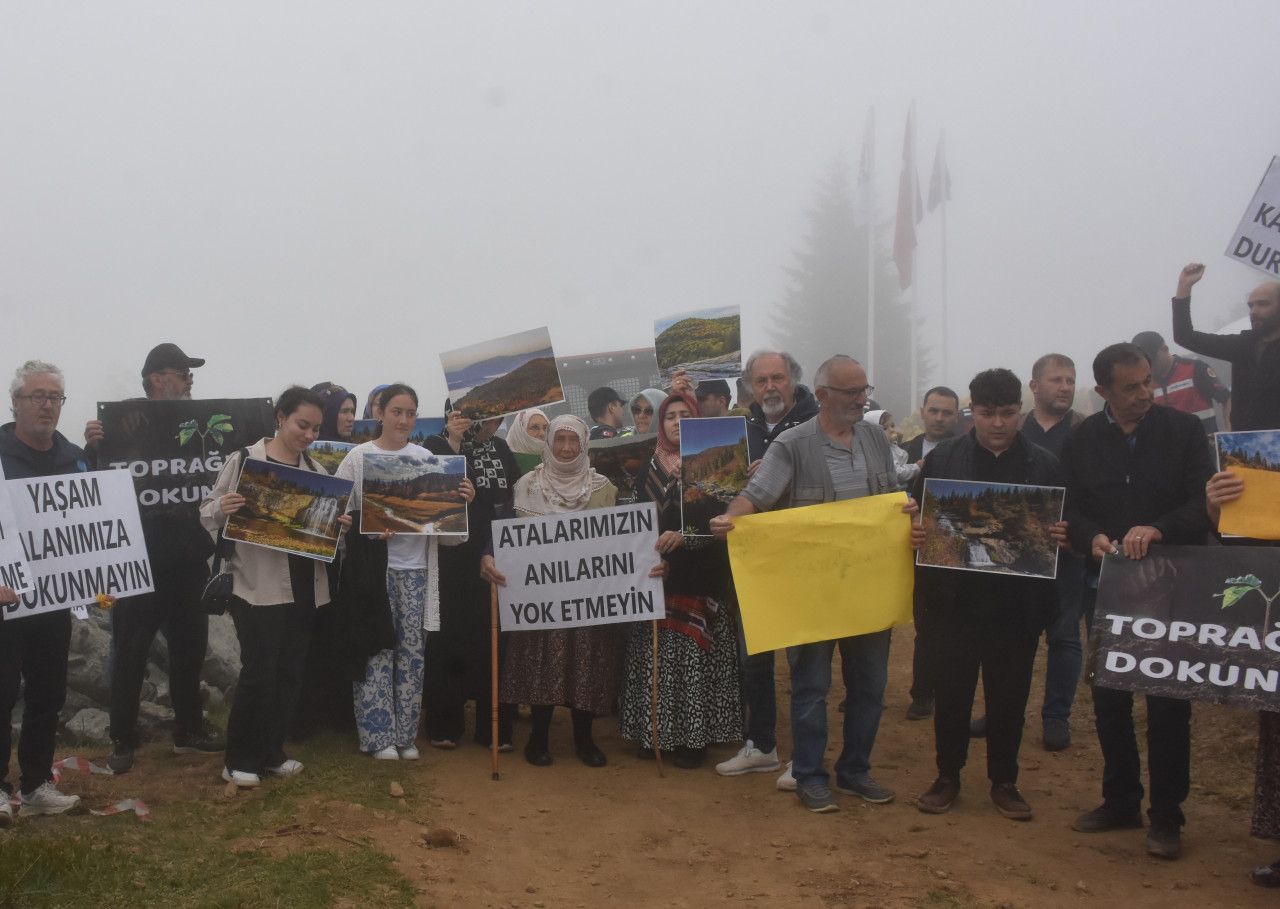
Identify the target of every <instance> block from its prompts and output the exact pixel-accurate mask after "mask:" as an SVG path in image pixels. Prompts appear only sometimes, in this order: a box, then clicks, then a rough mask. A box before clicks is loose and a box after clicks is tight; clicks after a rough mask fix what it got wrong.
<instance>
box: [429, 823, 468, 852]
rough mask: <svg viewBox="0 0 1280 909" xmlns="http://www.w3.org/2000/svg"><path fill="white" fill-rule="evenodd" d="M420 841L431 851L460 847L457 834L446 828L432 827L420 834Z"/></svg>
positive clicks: (460, 842) (460, 843)
mask: <svg viewBox="0 0 1280 909" xmlns="http://www.w3.org/2000/svg"><path fill="white" fill-rule="evenodd" d="M422 841H423V842H424V843H426V844H427V845H428V846H430V847H431V848H432V849H457V848H458V847H459V846H461V845H462V841H461V840H460V839H459V837H458V832H457V831H456V830H450V829H449V828H448V827H433V828H432V829H430V830H428V831H427V832H426V833H424V834H422Z"/></svg>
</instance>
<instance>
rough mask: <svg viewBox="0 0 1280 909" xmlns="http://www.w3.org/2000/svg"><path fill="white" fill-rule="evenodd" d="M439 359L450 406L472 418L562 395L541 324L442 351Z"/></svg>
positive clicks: (548, 337) (554, 400) (548, 338)
mask: <svg viewBox="0 0 1280 909" xmlns="http://www.w3.org/2000/svg"><path fill="white" fill-rule="evenodd" d="M440 364H441V366H443V367H444V377H445V384H446V385H447V386H448V388H449V397H450V398H451V399H452V401H453V406H454V407H455V408H456V409H458V410H461V411H462V412H463V413H465V414H466V415H467V416H469V417H471V418H472V419H484V420H487V419H491V418H494V417H503V416H506V415H507V414H511V413H516V412H517V411H521V410H526V409H528V408H530V407H540V406H543V405H547V404H558V403H560V402H561V401H563V400H564V389H563V388H562V387H561V384H560V375H559V372H558V371H557V369H556V357H555V352H554V350H552V347H551V335H550V333H549V332H548V331H547V329H546V328H545V327H544V328H535V329H531V330H529V331H523V332H519V333H518V334H513V335H506V336H504V337H501V338H495V339H493V340H491V341H483V342H481V343H479V344H472V345H470V346H468V347H460V348H458V349H456V350H449V351H445V352H444V353H442V354H441V355H440Z"/></svg>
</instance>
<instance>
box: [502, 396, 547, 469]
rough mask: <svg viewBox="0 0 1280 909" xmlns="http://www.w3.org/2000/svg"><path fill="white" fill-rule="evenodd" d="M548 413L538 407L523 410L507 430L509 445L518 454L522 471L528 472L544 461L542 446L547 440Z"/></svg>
mask: <svg viewBox="0 0 1280 909" xmlns="http://www.w3.org/2000/svg"><path fill="white" fill-rule="evenodd" d="M549 425H550V421H549V420H548V419H547V415H546V414H545V413H543V412H542V411H541V410H539V409H538V408H536V407H531V408H529V409H528V410H522V411H520V412H519V413H518V414H516V415H515V417H513V418H512V420H511V428H510V429H509V430H507V446H508V447H509V448H510V449H511V451H512V453H513V454H514V455H515V456H516V463H517V464H519V465H520V470H521V472H522V473H528V472H529V471H531V470H533V468H535V467H537V466H538V464H539V463H541V461H542V447H543V445H544V444H545V443H546V441H547V427H548V426H549Z"/></svg>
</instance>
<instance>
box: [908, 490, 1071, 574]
mask: <svg viewBox="0 0 1280 909" xmlns="http://www.w3.org/2000/svg"><path fill="white" fill-rule="evenodd" d="M1065 495H1066V490H1064V489H1063V488H1062V487H1059V486H1019V485H1014V484H1003V483H975V482H971V481H968V480H939V479H927V480H925V481H924V501H923V502H921V507H920V514H921V521H922V523H923V525H924V530H925V543H924V546H922V547H921V549H920V552H919V554H918V556H917V558H916V564H918V565H926V566H930V567H934V568H956V569H960V570H962V571H988V572H999V573H1004V574H1018V575H1024V576H1026V577H1034V578H1052V577H1055V576H1056V575H1057V570H1058V546H1057V544H1056V543H1055V542H1054V541H1053V538H1052V537H1051V536H1050V534H1049V528H1050V527H1051V526H1053V525H1054V524H1055V523H1057V522H1058V521H1060V520H1062V503H1063V500H1064V498H1065Z"/></svg>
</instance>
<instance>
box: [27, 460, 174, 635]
mask: <svg viewBox="0 0 1280 909" xmlns="http://www.w3.org/2000/svg"><path fill="white" fill-rule="evenodd" d="M5 487H6V489H7V490H8V493H9V500H10V502H11V503H12V505H13V510H14V519H15V523H16V525H17V531H18V532H17V537H18V541H19V542H20V543H21V545H22V553H23V555H24V556H25V557H26V560H27V564H28V565H29V566H30V568H31V574H32V589H31V591H30V592H28V593H26V594H24V595H23V596H22V599H21V601H20V602H18V603H17V604H14V605H12V606H6V607H4V617H5V621H9V620H10V619H15V618H22V617H25V616H29V615H38V614H39V613H42V612H56V611H57V610H59V609H70V608H72V607H75V606H87V605H89V604H92V603H94V602H95V601H96V600H97V597H98V595H99V594H105V595H107V596H110V597H127V596H133V595H134V594H137V593H149V592H150V591H152V590H154V589H155V588H154V587H153V586H152V582H151V563H150V561H149V560H148V559H147V544H146V542H145V541H144V540H143V539H142V523H141V521H140V520H139V519H138V498H137V494H136V493H135V492H134V488H133V478H132V477H131V476H130V474H129V471H127V470H99V471H95V472H93V473H69V474H60V475H58V476H52V477H35V478H32V479H29V480H9V481H8V482H7V483H6V484H5Z"/></svg>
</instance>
